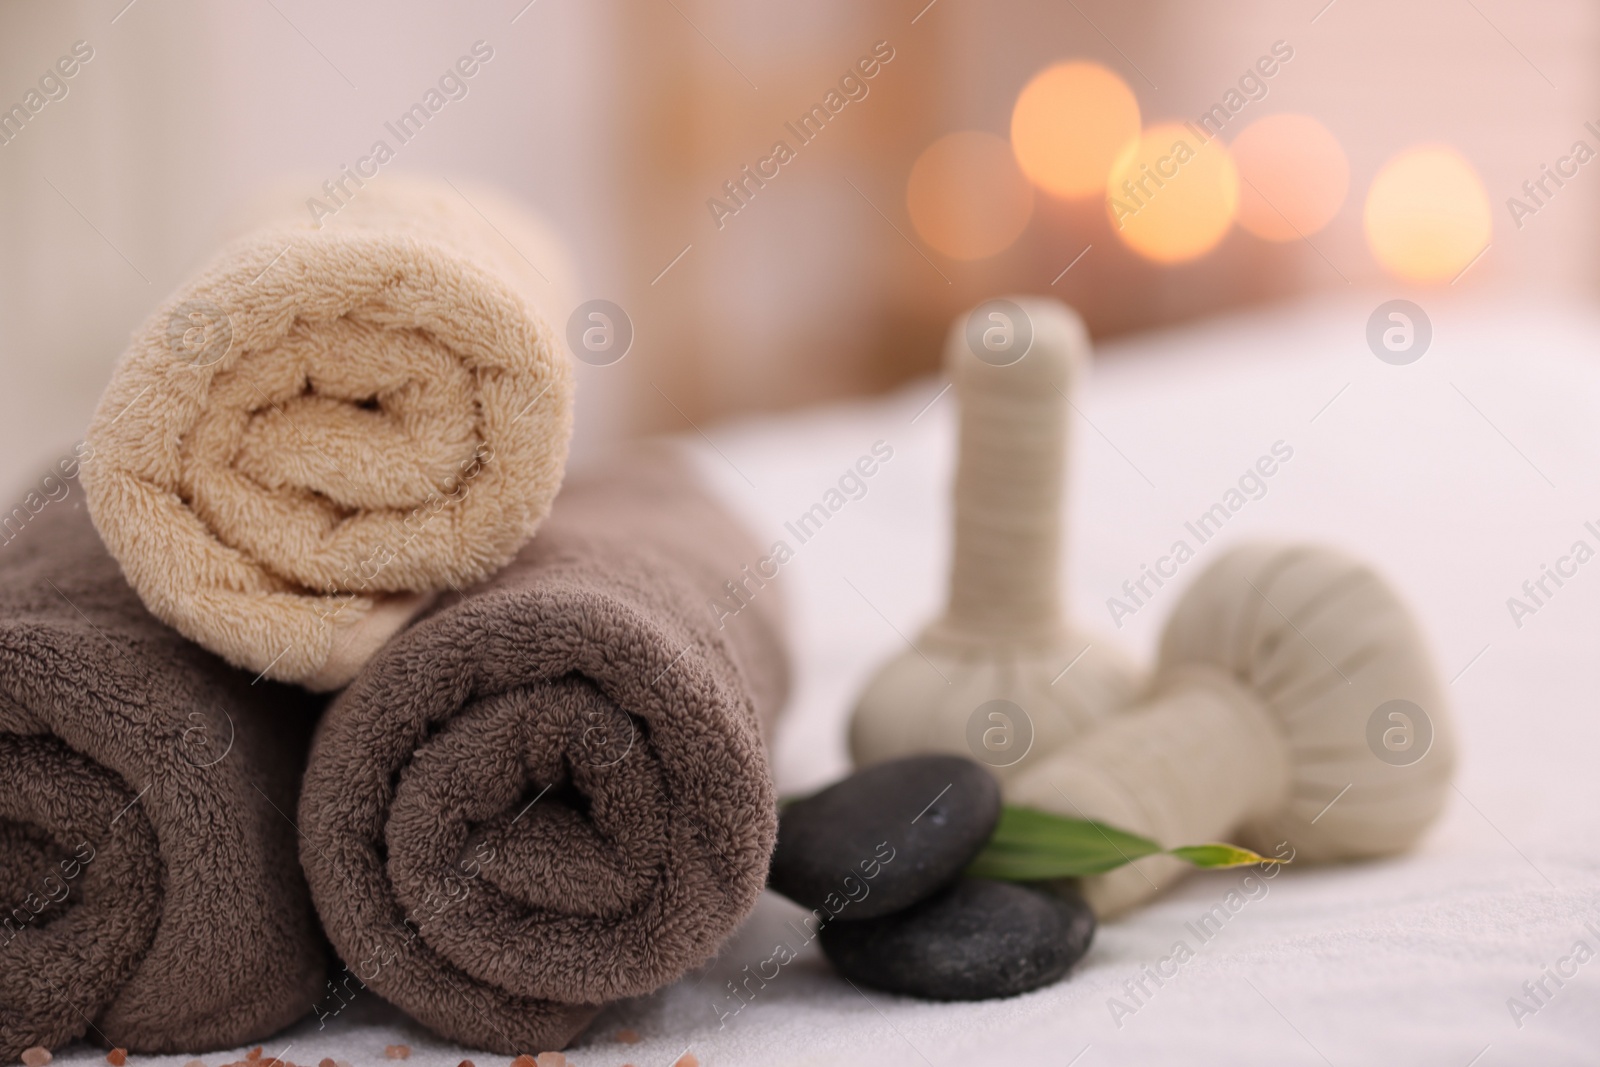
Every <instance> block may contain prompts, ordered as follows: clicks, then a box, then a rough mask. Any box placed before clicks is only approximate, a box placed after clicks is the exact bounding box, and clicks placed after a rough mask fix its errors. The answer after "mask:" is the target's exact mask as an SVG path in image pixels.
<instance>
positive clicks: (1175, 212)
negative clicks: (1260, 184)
mask: <svg viewBox="0 0 1600 1067" xmlns="http://www.w3.org/2000/svg"><path fill="white" fill-rule="evenodd" d="M1238 206H1239V172H1238V171H1237V170H1236V169H1235V167H1234V165H1233V159H1232V157H1231V156H1229V154H1228V149H1227V148H1226V147H1225V146H1224V145H1223V144H1222V142H1221V141H1218V140H1216V139H1215V138H1212V139H1211V140H1209V141H1202V140H1201V139H1200V138H1199V137H1198V136H1196V135H1195V134H1194V133H1193V132H1192V131H1191V130H1190V129H1189V128H1188V127H1186V126H1183V125H1180V124H1179V123H1175V122H1169V123H1162V124H1159V125H1156V126H1151V127H1150V128H1149V129H1147V130H1145V131H1144V135H1143V136H1142V137H1141V138H1140V139H1139V145H1138V147H1137V148H1136V149H1135V151H1134V152H1133V153H1132V154H1131V155H1130V156H1129V157H1128V158H1127V159H1125V160H1124V161H1123V163H1122V164H1121V165H1120V166H1119V167H1118V168H1117V169H1116V170H1115V171H1114V172H1113V173H1112V175H1111V187H1110V189H1109V190H1108V195H1107V197H1106V213H1107V214H1108V215H1110V216H1111V225H1112V228H1113V229H1115V230H1116V231H1117V236H1119V237H1121V238H1122V240H1123V242H1124V243H1125V244H1127V245H1128V247H1130V248H1132V249H1133V250H1134V251H1135V252H1137V253H1139V254H1140V255H1141V256H1144V257H1145V258H1146V259H1153V260H1155V261H1156V262H1157V263H1182V262H1185V261H1187V260H1191V259H1196V258H1198V257H1200V256H1203V255H1205V254H1206V253H1207V252H1209V251H1211V249H1213V248H1215V247H1216V246H1217V243H1218V242H1219V241H1221V240H1222V238H1223V237H1224V236H1226V235H1227V232H1228V228H1229V227H1230V226H1232V225H1233V216H1234V212H1235V211H1236V210H1237V209H1238Z"/></svg>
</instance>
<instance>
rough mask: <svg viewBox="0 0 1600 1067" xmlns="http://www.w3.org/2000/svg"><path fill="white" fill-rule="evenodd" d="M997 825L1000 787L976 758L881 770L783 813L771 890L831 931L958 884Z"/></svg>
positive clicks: (915, 759)
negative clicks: (812, 913)
mask: <svg viewBox="0 0 1600 1067" xmlns="http://www.w3.org/2000/svg"><path fill="white" fill-rule="evenodd" d="M999 819H1000V787H999V785H998V784H996V782H995V780H994V778H993V776H991V775H990V774H989V772H988V771H987V770H986V769H984V767H983V766H982V765H981V764H978V763H975V762H974V761H972V760H970V759H966V758H965V757H962V756H912V757H909V758H907V759H899V760H891V761H890V762H888V763H879V764H875V765H873V766H871V767H868V768H866V769H865V770H861V771H857V772H856V773H855V774H852V775H851V776H850V777H848V778H846V779H845V780H844V781H842V782H838V783H837V784H835V785H831V786H829V787H828V788H827V789H824V790H823V791H822V792H820V793H818V794H816V795H815V796H810V797H807V798H806V799H804V800H797V801H795V802H794V803H792V804H790V805H788V806H787V807H786V808H784V809H783V811H782V813H781V814H780V815H779V817H778V847H777V848H776V849H775V850H774V852H773V854H772V871H771V874H770V875H769V877H768V884H769V885H771V886H772V888H773V889H776V890H777V891H778V892H780V893H782V894H783V895H784V896H786V897H788V898H789V899H790V900H792V901H794V902H795V903H797V904H799V905H800V906H801V907H806V908H811V909H813V910H814V911H816V912H818V913H819V915H820V916H821V917H822V918H824V919H827V920H829V921H830V922H831V921H834V920H843V921H850V922H855V921H860V920H862V919H871V918H875V917H877V916H879V915H888V914H890V913H891V912H896V911H900V910H902V909H903V908H907V907H910V906H911V905H912V904H915V903H916V902H917V901H919V900H924V899H926V898H927V897H929V896H932V895H933V894H934V893H936V892H938V891H939V890H940V889H941V888H943V887H944V886H946V885H949V884H950V883H951V882H953V881H954V880H955V879H956V878H958V877H959V876H960V874H961V872H962V870H964V869H965V868H966V866H967V864H969V863H971V862H972V860H973V857H975V856H976V855H977V854H978V852H979V851H980V850H981V849H982V848H983V846H984V843H985V842H987V841H988V840H989V835H990V834H992V833H994V827H995V823H996V822H998V821H999Z"/></svg>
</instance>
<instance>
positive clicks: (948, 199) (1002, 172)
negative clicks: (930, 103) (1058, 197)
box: [906, 130, 1033, 259]
mask: <svg viewBox="0 0 1600 1067" xmlns="http://www.w3.org/2000/svg"><path fill="white" fill-rule="evenodd" d="M906 211H907V212H908V213H909V214H910V215H911V224H912V225H913V226H915V227H916V230H917V234H918V235H919V236H920V237H921V238H922V239H923V240H924V241H926V242H927V243H928V244H929V245H930V246H931V247H933V248H934V249H936V250H937V251H939V252H942V253H944V254H945V255H947V256H949V257H950V258H951V259H984V258H986V257H988V256H992V255H995V254H996V253H998V252H1001V251H1004V250H1005V249H1006V248H1009V247H1010V246H1011V243H1012V242H1013V241H1015V240H1016V239H1017V237H1018V235H1020V234H1021V233H1022V231H1023V228H1024V227H1026V226H1027V225H1028V219H1029V218H1030V217H1031V216H1032V215H1033V187H1032V186H1031V185H1029V184H1028V181H1027V179H1026V178H1024V177H1023V175H1022V172H1021V171H1020V170H1018V169H1017V164H1016V161H1015V160H1014V159H1013V158H1012V157H1011V147H1010V146H1009V145H1007V144H1006V142H1005V140H1004V139H1002V138H1000V137H997V136H995V135H994V134H992V133H987V132H985V131H983V130H961V131H959V132H957V133H951V134H946V135H945V136H944V137H941V138H939V139H938V140H937V141H935V142H933V144H931V145H929V146H928V147H927V148H926V149H924V150H923V152H922V154H921V155H920V156H918V157H917V161H916V163H914V164H912V167H911V176H910V178H908V179H907V181H906Z"/></svg>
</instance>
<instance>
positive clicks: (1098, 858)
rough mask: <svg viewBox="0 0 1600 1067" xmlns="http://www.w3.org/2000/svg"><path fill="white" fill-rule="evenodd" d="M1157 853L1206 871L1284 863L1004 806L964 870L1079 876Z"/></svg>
mask: <svg viewBox="0 0 1600 1067" xmlns="http://www.w3.org/2000/svg"><path fill="white" fill-rule="evenodd" d="M1162 853H1165V854H1166V855H1170V856H1176V857H1177V858H1178V859H1181V860H1184V861H1186V862H1188V863H1192V864H1193V865H1194V866H1196V867H1200V868H1205V869H1211V870H1218V869H1223V868H1228V867H1245V866H1249V865H1252V864H1257V863H1283V862H1286V861H1284V860H1279V859H1272V858H1270V857H1266V856H1261V855H1258V854H1257V853H1255V852H1252V851H1250V850H1249V849H1246V848H1239V847H1238V846H1236V845H1227V844H1221V843H1208V844H1203V845H1183V846H1180V847H1178V848H1174V849H1163V848H1162V847H1161V846H1160V845H1159V844H1157V843H1156V842H1154V841H1152V840H1150V839H1149V838H1147V837H1141V836H1139V835H1138V834H1134V833H1129V832H1128V831H1127V830H1119V829H1118V828H1117V827H1115V826H1108V825H1107V824H1105V823H1102V822H1095V821H1093V820H1091V819H1072V818H1068V817H1067V816H1064V815H1053V814H1051V813H1050V812H1046V811H1039V810H1037V809H1034V808H1020V807H1012V806H1009V805H1008V806H1006V807H1003V808H1001V809H1000V821H999V823H998V824H997V825H996V826H995V829H994V833H993V834H992V835H991V836H990V838H989V842H988V844H986V845H985V846H984V848H983V851H982V852H980V853H978V856H977V858H976V859H975V860H973V861H972V864H971V866H969V867H968V868H967V873H968V874H969V875H971V876H973V877H975V878H995V879H999V880H1001V881H1008V882H1034V881H1043V880H1047V879H1054V878H1082V877H1084V876H1086V875H1091V874H1104V873H1105V872H1106V871H1111V870H1115V869H1117V868H1118V867H1121V866H1123V865H1124V864H1128V863H1132V862H1133V861H1134V860H1136V859H1140V858H1142V857H1144V856H1154V855H1158V854H1162Z"/></svg>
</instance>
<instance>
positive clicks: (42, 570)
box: [0, 480, 326, 1063]
mask: <svg viewBox="0 0 1600 1067" xmlns="http://www.w3.org/2000/svg"><path fill="white" fill-rule="evenodd" d="M65 484H66V485H68V486H69V487H71V488H72V491H71V492H69V493H68V494H66V495H64V496H63V497H61V498H56V497H54V496H52V498H51V500H50V502H49V503H48V504H46V505H45V507H44V508H43V509H42V510H41V511H40V512H39V513H38V514H37V515H36V516H34V517H33V518H32V519H31V520H30V521H29V523H28V525H27V527H26V528H25V529H23V530H22V531H21V532H20V533H19V534H17V535H16V536H14V537H13V539H12V540H11V541H9V542H8V543H7V544H6V546H5V549H4V551H3V552H0V908H4V909H5V911H4V913H3V915H0V1061H3V1062H7V1063H15V1062H16V1061H17V1057H18V1056H19V1055H20V1054H21V1052H22V1051H23V1050H24V1049H26V1048H30V1047H32V1046H35V1045H40V1046H44V1047H46V1048H58V1047H60V1046H62V1045H65V1044H67V1043H69V1042H71V1041H74V1040H77V1039H80V1038H86V1039H88V1040H91V1041H96V1042H99V1041H104V1042H109V1043H111V1044H113V1045H116V1046H121V1047H122V1048H126V1049H129V1050H131V1051H134V1052H141V1053H177V1052H185V1053H190V1054H193V1053H196V1052H206V1051H211V1050H215V1049H223V1048H235V1047H237V1046H239V1045H241V1044H244V1043H247V1042H256V1041H261V1040H265V1039H266V1038H268V1037H270V1036H271V1035H272V1034H274V1033H276V1032H277V1031H279V1030H281V1029H282V1028H283V1027H285V1026H288V1025H289V1024H291V1023H293V1022H294V1021H295V1020H297V1019H299V1018H300V1017H301V1016H302V1015H305V1014H306V1013H307V1012H308V1011H309V1010H310V1006H311V1004H312V1002H313V1001H314V1000H315V999H316V997H317V995H318V992H319V991H320V989H321V987H322V986H323V984H324V982H325V979H326V971H325V967H326V962H325V957H324V954H323V941H322V936H321V933H320V932H319V931H318V929H317V922H316V916H315V915H314V914H313V912H312V910H311V900H310V895H309V893H308V891H307V888H306V884H305V878H304V876H303V875H302V874H301V872H300V868H299V864H298V863H297V862H296V845H295V842H296V835H295V830H294V826H293V825H292V824H291V823H290V822H289V820H288V818H287V817H286V814H285V813H290V814H292V813H293V811H294V801H295V796H296V791H297V789H298V786H299V780H300V774H301V772H302V770H303V767H304V760H305V754H306V749H307V746H308V745H309V742H310V737H311V727H312V722H313V718H314V713H315V711H316V710H317V709H316V706H315V705H317V704H318V703H320V701H319V700H318V698H315V697H313V696H312V695H311V694H309V693H306V692H305V691H303V690H300V689H294V688H291V687H288V686H281V685H278V684H276V683H272V682H266V681H263V682H260V683H258V684H255V685H252V684H251V676H250V675H249V674H245V673H243V672H240V671H238V670H235V669H233V668H231V667H229V666H228V665H227V664H225V663H223V662H222V661H221V660H220V659H218V658H217V657H215V656H213V655H211V654H210V653H208V652H206V651H205V650H204V649H202V648H200V647H198V646H197V645H195V644H193V643H191V642H189V641H186V640H184V639H183V638H182V636H180V635H179V634H178V633H176V632H175V631H173V630H172V629H171V628H169V627H167V626H165V625H164V624H162V623H161V622H160V621H159V620H158V619H156V618H154V617H153V616H152V615H151V614H150V613H149V612H148V611H146V610H145V608H144V606H143V605H142V604H140V602H139V598H138V597H137V596H135V595H134V592H133V590H132V589H130V588H128V584H127V582H125V581H124V580H123V578H122V576H121V575H120V574H118V573H117V565H116V562H115V561H113V560H112V559H111V557H110V556H108V555H106V552H105V549H104V548H103V547H102V546H101V544H100V539H99V538H98V537H97V536H96V535H95V531H94V527H93V525H92V524H91V523H90V521H89V515H88V513H87V512H86V511H85V510H84V506H83V499H82V496H81V494H80V493H79V492H77V491H76V488H75V483H73V482H72V481H70V480H69V481H68V482H66V483H65Z"/></svg>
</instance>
